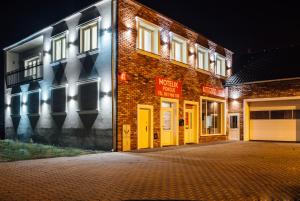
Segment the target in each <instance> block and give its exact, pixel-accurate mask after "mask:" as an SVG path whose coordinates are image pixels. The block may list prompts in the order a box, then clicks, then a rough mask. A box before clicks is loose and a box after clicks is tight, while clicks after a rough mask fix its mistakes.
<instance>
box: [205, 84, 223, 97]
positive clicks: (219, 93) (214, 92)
mask: <svg viewBox="0 0 300 201" xmlns="http://www.w3.org/2000/svg"><path fill="white" fill-rule="evenodd" d="M202 90H203V92H204V93H206V94H210V95H214V96H219V97H225V91H224V89H217V88H213V87H208V86H203V88H202Z"/></svg>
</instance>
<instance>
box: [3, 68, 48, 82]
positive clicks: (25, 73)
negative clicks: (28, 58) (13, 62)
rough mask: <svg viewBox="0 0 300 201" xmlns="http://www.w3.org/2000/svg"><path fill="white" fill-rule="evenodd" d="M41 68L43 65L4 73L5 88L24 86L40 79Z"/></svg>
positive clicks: (41, 75) (41, 74)
mask: <svg viewBox="0 0 300 201" xmlns="http://www.w3.org/2000/svg"><path fill="white" fill-rule="evenodd" d="M42 66H43V64H39V65H37V66H32V67H26V68H24V67H22V68H19V69H17V70H14V71H11V72H8V73H6V84H7V87H12V86H15V85H21V84H26V83H29V82H32V81H35V80H40V79H42V78H43V72H42Z"/></svg>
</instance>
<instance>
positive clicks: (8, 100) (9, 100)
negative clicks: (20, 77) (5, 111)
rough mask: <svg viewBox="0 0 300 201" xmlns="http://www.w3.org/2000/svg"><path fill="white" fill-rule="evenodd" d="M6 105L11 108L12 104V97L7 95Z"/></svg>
mask: <svg viewBox="0 0 300 201" xmlns="http://www.w3.org/2000/svg"><path fill="white" fill-rule="evenodd" d="M6 104H7V105H8V106H10V104H11V96H10V95H7V96H6Z"/></svg>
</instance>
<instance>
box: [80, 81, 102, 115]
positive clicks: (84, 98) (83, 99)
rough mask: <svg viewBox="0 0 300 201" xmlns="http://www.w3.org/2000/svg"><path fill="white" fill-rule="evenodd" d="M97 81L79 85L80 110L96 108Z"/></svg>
mask: <svg viewBox="0 0 300 201" xmlns="http://www.w3.org/2000/svg"><path fill="white" fill-rule="evenodd" d="M98 85H99V83H98V82H89V83H83V84H80V85H79V100H78V101H79V109H80V111H90V110H98V103H99V89H98V88H99V86H98Z"/></svg>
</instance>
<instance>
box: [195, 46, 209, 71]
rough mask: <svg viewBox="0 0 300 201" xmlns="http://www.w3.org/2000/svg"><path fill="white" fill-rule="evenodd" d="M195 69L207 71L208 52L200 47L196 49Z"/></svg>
mask: <svg viewBox="0 0 300 201" xmlns="http://www.w3.org/2000/svg"><path fill="white" fill-rule="evenodd" d="M197 67H198V68H200V69H204V70H208V50H207V49H206V48H204V47H200V46H198V48H197Z"/></svg>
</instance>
